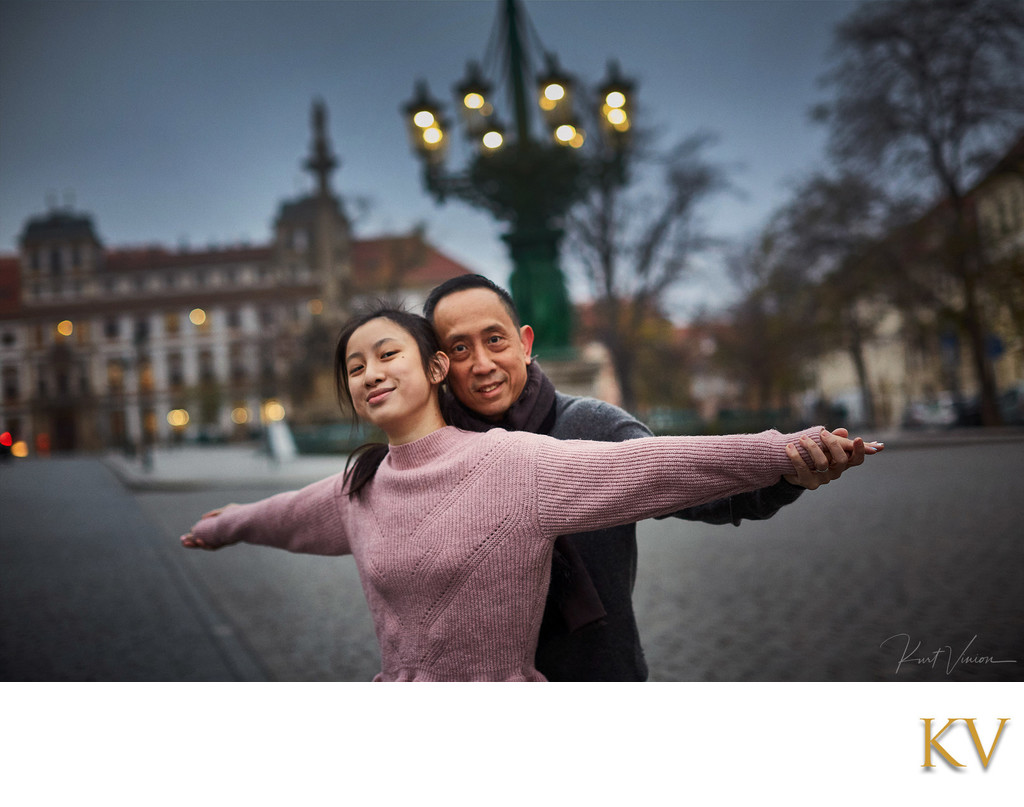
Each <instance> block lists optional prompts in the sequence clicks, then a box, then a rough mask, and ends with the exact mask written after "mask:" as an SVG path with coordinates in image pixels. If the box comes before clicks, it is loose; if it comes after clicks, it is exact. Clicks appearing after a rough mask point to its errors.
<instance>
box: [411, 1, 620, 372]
mask: <svg viewBox="0 0 1024 807" xmlns="http://www.w3.org/2000/svg"><path fill="white" fill-rule="evenodd" d="M498 21H499V26H500V29H501V36H500V37H498V38H497V39H496V40H495V41H497V42H498V43H499V45H500V53H497V54H489V56H491V57H492V58H491V59H490V63H492V64H493V63H495V62H500V65H495V66H496V67H497V68H500V70H498V75H499V76H500V77H502V78H503V79H504V80H505V82H506V84H507V86H506V90H507V93H508V103H509V106H510V110H511V112H510V114H511V126H508V127H507V126H505V125H504V124H503V122H502V121H501V119H500V117H499V116H498V114H497V112H496V100H497V99H496V98H495V95H494V88H493V84H492V83H491V82H490V81H488V79H487V77H486V74H485V72H484V71H483V70H482V69H481V67H480V64H479V63H477V62H470V63H469V65H468V67H467V72H466V77H465V78H464V79H463V80H462V81H461V82H459V83H458V84H456V85H455V87H454V88H453V89H454V95H455V105H456V107H457V108H458V110H459V116H460V118H461V120H462V128H463V131H464V134H465V136H466V138H467V139H468V140H469V141H470V142H471V143H472V144H473V156H472V157H471V158H470V159H469V161H468V164H467V165H466V166H465V167H464V168H463V169H461V170H456V171H449V170H448V169H447V168H446V165H445V160H446V156H447V152H448V147H449V140H450V132H451V124H450V123H449V122H448V121H447V120H446V119H445V117H444V109H443V105H442V104H441V102H439V101H437V100H435V99H433V98H432V97H431V96H430V91H429V90H428V88H427V84H426V82H425V81H420V82H419V83H418V84H417V85H416V89H415V94H414V96H413V99H412V100H411V101H409V103H407V104H405V105H404V106H403V107H402V112H403V114H404V115H405V118H406V121H407V124H408V129H409V136H410V142H411V145H412V148H413V151H414V152H415V153H416V154H417V155H418V156H419V157H420V158H421V160H422V162H423V168H424V184H425V186H426V188H427V190H428V191H429V192H430V193H431V195H433V196H434V198H435V199H437V200H438V201H439V202H444V201H446V200H447V199H448V198H449V197H456V198H458V199H462V200H463V201H465V202H468V203H469V204H471V205H473V206H475V207H480V208H483V209H486V210H488V211H490V212H491V214H492V215H493V216H494V217H495V218H497V219H498V220H500V221H504V222H507V223H508V224H509V225H510V226H509V230H508V232H507V233H506V234H505V235H503V236H502V239H503V240H504V241H505V243H506V244H507V245H508V248H509V252H510V254H511V257H512V263H513V270H512V276H511V278H510V281H509V286H510V287H511V288H510V290H511V292H512V295H513V297H514V299H515V301H516V306H517V307H518V308H519V311H520V314H521V315H522V317H523V321H524V322H528V323H530V324H532V325H534V326H535V327H536V330H537V341H536V342H535V348H534V349H535V351H536V352H537V353H539V354H541V355H543V356H544V357H545V358H569V357H570V356H571V355H572V348H571V340H572V309H571V306H570V304H569V294H568V291H567V288H566V284H565V278H564V276H563V274H562V271H561V269H560V267H559V263H558V252H559V243H560V240H561V238H562V229H561V223H562V220H563V218H564V217H565V215H566V213H567V212H568V211H569V209H570V208H571V207H572V206H573V204H575V203H576V202H577V201H578V200H579V199H580V198H581V197H582V195H583V194H584V193H585V192H586V190H587V188H588V187H589V183H590V182H591V181H592V179H593V177H594V176H596V175H598V174H604V175H606V173H607V168H608V166H609V164H613V165H619V166H621V160H620V157H621V154H622V152H623V150H624V149H625V147H626V145H627V137H628V132H629V128H630V124H631V121H630V117H629V115H630V102H631V100H632V84H631V83H630V82H628V81H626V80H624V79H623V78H622V77H621V76H620V75H619V72H618V67H617V66H616V65H614V63H613V64H611V65H610V66H609V76H608V78H607V79H606V80H605V82H604V84H602V85H601V88H600V91H599V97H598V98H596V99H594V103H593V104H592V105H591V107H590V108H584V109H582V110H580V109H578V108H577V103H578V102H577V99H576V96H577V95H578V94H580V95H581V94H582V93H579V92H578V89H577V86H576V82H575V81H574V80H573V78H572V77H571V76H570V75H568V74H567V73H565V72H563V71H562V69H561V67H560V66H559V64H558V60H557V58H556V57H555V56H554V55H553V54H551V53H548V52H545V51H544V49H543V47H539V46H538V49H537V50H536V52H538V53H542V54H543V55H544V64H543V65H542V66H541V69H539V70H538V69H537V68H535V67H534V66H533V64H532V61H531V53H530V50H529V49H528V48H527V47H526V45H527V41H526V38H525V36H524V32H526V31H528V30H531V29H529V26H528V20H526V17H525V14H524V13H523V11H522V9H521V8H520V4H519V2H518V0H501V3H500V11H499V17H498ZM534 39H536V35H535V34H534ZM531 86H532V87H534V88H535V89H536V103H537V104H538V106H539V108H540V110H541V118H542V122H543V130H544V134H543V136H538V135H537V133H536V132H535V130H534V128H533V122H532V119H531V110H532V108H533V106H532V103H531V102H528V100H527V93H528V89H527V88H528V87H531ZM615 93H618V94H615ZM584 100H585V99H584ZM580 112H583V113H590V114H592V115H593V116H594V117H595V118H596V119H598V120H599V121H601V126H600V127H599V131H596V132H594V133H593V134H592V136H591V137H590V138H589V140H588V135H587V132H586V131H585V126H584V123H583V122H582V121H581V119H580V118H579V117H578V114H579V113H580ZM588 142H590V143H592V144H593V147H588V150H584V149H583V146H584V144H585V143H588ZM619 176H621V171H620V173H619Z"/></svg>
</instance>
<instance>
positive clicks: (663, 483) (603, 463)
mask: <svg viewBox="0 0 1024 807" xmlns="http://www.w3.org/2000/svg"><path fill="white" fill-rule="evenodd" d="M822 432H823V429H821V427H815V428H813V429H807V430H805V431H802V432H797V433H795V434H781V433H779V432H777V431H774V430H773V431H766V432H761V433H759V434H747V435H722V436H714V437H655V438H645V439H642V440H631V441H628V442H624V443H593V442H587V441H572V440H564V441H545V442H544V443H543V444H542V445H541V446H540V448H539V453H538V457H537V491H538V496H537V510H538V518H539V520H540V523H541V526H542V528H543V529H544V531H545V533H547V534H549V535H559V534H566V533H575V532H582V531H585V530H593V529H598V528H603V527H610V526H615V525H617V524H626V523H630V522H633V521H638V520H641V519H644V518H651V517H655V516H660V515H666V514H670V513H674V512H676V511H677V510H679V509H681V508H684V507H692V506H695V505H699V504H702V503H704V502H709V501H713V500H715V499H720V498H722V497H725V496H732V495H735V494H737V493H742V492H744V491H750V490H757V489H759V488H763V487H766V486H768V485H772V484H774V483H775V482H778V481H779V479H780V478H781V477H782V476H783V475H784V474H787V473H792V472H793V469H794V461H793V457H792V456H791V453H792V452H794V451H795V452H796V456H798V457H799V458H800V460H801V461H802V462H803V463H804V464H805V465H806V467H807V468H808V469H813V470H814V471H825V472H826V473H827V471H828V466H829V462H830V460H829V459H828V458H829V452H828V451H826V452H824V453H822V452H820V451H817V450H815V451H814V453H813V455H812V453H811V452H810V451H808V447H807V446H808V444H807V441H808V440H810V441H812V442H813V444H814V445H815V446H817V447H818V448H820V447H821V445H822ZM840 445H841V446H842V447H843V450H844V451H848V452H851V453H854V452H857V451H858V446H860V447H861V448H860V451H863V448H862V446H863V441H859V440H858V441H854V440H849V439H848V438H842V439H841V442H840ZM875 450H876V449H874V447H872V450H871V452H870V453H874V451H875ZM818 466H824V467H818Z"/></svg>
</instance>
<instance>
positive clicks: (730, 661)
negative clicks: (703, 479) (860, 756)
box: [0, 441, 1024, 681]
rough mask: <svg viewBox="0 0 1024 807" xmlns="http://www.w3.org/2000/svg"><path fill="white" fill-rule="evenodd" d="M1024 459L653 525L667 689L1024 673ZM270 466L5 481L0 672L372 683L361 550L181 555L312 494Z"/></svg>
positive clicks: (646, 571)
mask: <svg viewBox="0 0 1024 807" xmlns="http://www.w3.org/2000/svg"><path fill="white" fill-rule="evenodd" d="M1022 445H1024V444H1022V443H1021V442H1014V441H1008V442H985V443H981V444H959V445H952V444H951V445H938V446H934V447H930V448H910V447H907V448H906V449H905V450H903V449H898V450H890V451H887V452H884V453H883V454H881V455H879V456H878V457H875V458H872V459H871V460H870V462H871V467H870V470H868V469H858V470H856V471H853V472H851V473H849V474H848V475H847V476H845V477H844V478H843V479H842V480H840V481H839V482H838V483H835V484H833V485H830V486H828V487H826V488H822V489H821V490H819V491H815V492H813V493H806V494H804V496H803V497H802V498H801V499H800V500H799V501H798V502H797V503H796V504H794V505H792V506H790V507H788V508H785V509H784V510H783V511H781V512H780V513H779V514H778V515H777V516H776V517H775V518H774V519H771V520H770V521H766V522H758V523H745V524H743V525H742V526H740V527H738V528H736V527H713V526H706V525H700V524H692V523H689V522H681V521H675V520H666V521H648V522H644V523H643V524H641V526H640V530H639V534H640V541H641V546H640V569H639V575H638V584H637V591H636V597H635V601H636V606H637V614H638V620H639V623H640V627H641V631H642V635H643V637H644V645H645V648H646V652H647V657H648V661H649V664H650V668H651V678H652V680H655V681H679V680H765V681H775V680H886V681H901V680H906V681H922V680H928V681H942V680H1017V681H1019V680H1024V596H1022V595H1024V582H1022V581H1024V543H1022V542H1021V540H1020V539H1021V536H1022V534H1024V529H1022V527H1021V522H1022V518H1021V517H1022V516H1024V502H1022V499H1021V488H1020V479H1021V478H1024V477H1022V474H1024V451H1021V447H1022ZM892 447H893V446H892V445H891V444H890V448H892ZM122 470H123V469H122ZM271 471H272V474H275V475H276V476H274V478H271V476H269V475H268V474H263V475H262V476H260V477H259V478H248V479H246V480H245V484H244V486H240V485H238V484H237V483H233V482H232V479H231V475H230V474H226V475H225V474H224V473H222V472H221V471H219V470H217V471H215V474H216V475H217V476H218V478H217V479H216V480H212V479H211V480H206V479H204V480H203V482H204V485H205V486H206V488H207V489H199V490H195V489H191V490H183V489H181V488H182V487H187V486H185V485H180V484H179V485H174V484H171V485H163V486H161V485H148V486H146V487H149V488H150V489H148V490H137V491H136V492H135V493H134V494H131V493H128V492H127V491H126V490H125V489H124V488H123V487H121V485H119V484H118V483H117V481H116V479H115V477H114V476H113V475H111V474H110V472H109V471H108V469H107V466H104V465H103V464H102V463H100V462H99V461H98V460H96V459H53V460H48V461H44V460H38V461H23V462H21V463H17V464H14V465H8V466H5V467H0V512H2V513H3V521H2V523H0V533H2V534H0V560H2V563H0V584H2V586H3V595H2V596H3V608H2V610H0V666H2V672H3V677H4V678H6V679H12V680H54V679H57V680H67V679H71V680H95V679H106V680H154V679H159V680H232V679H235V680H238V679H242V680H264V679H271V680H353V681H365V680H367V679H369V678H371V677H372V676H373V675H374V673H375V672H376V671H377V669H378V653H377V648H376V641H375V638H374V635H373V627H372V623H371V622H370V619H369V614H368V611H367V608H366V605H365V603H364V601H363V596H362V590H361V588H360V586H359V581H358V576H357V575H356V572H355V567H354V564H353V563H352V561H351V559H350V558H316V557H306V556H299V555H291V554H288V553H285V552H280V551H277V550H273V549H266V548H261V547H234V548H231V549H227V550H224V551H222V552H216V553H206V552H186V551H184V550H182V549H181V548H180V547H179V546H178V544H177V537H178V535H180V534H181V533H182V532H183V531H184V530H186V529H187V528H188V526H189V525H190V524H192V523H193V522H194V521H195V519H196V518H197V517H198V516H199V515H200V514H201V513H203V512H205V511H206V510H209V509H212V508H214V507H217V506H220V505H222V504H225V503H227V502H229V501H240V502H243V501H253V500H255V499H258V498H262V497H263V496H267V495H270V494H271V493H274V492H276V491H278V490H283V489H288V488H291V487H295V486H297V485H293V484H289V482H290V481H295V480H289V479H286V478H278V477H280V476H281V475H280V474H278V472H277V471H274V470H273V469H271ZM121 475H122V478H126V477H125V475H124V474H123V473H122V474H121ZM129 481H131V480H129ZM136 481H137V480H136ZM233 485H235V486H234V487H233ZM191 487H196V486H195V485H192V486H191ZM154 488H163V489H154ZM908 642H909V644H908ZM918 643H920V644H918ZM947 646H948V648H949V650H946V649H945V648H946V647H947ZM937 650H938V651H939V652H938V653H936V651H937ZM997 662H1014V663H997Z"/></svg>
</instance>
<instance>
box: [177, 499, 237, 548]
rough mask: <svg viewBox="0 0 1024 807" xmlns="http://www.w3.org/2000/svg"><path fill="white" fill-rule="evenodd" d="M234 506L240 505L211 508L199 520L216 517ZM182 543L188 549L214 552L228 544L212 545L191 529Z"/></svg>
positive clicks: (182, 539) (182, 537)
mask: <svg viewBox="0 0 1024 807" xmlns="http://www.w3.org/2000/svg"><path fill="white" fill-rule="evenodd" d="M232 507H238V505H237V504H226V505H224V506H223V507H218V508H217V509H216V510H211V511H210V512H209V513H203V515H202V516H200V518H199V520H200V521H202V520H203V519H206V518H216V517H217V516H219V515H220V514H221V513H223V512H224V511H225V510H228V509H229V508H232ZM192 529H193V530H194V529H195V527H193V528H192ZM181 545H182V546H183V547H185V548H186V549H205V550H207V551H208V552H213V551H214V550H216V549H220V548H221V547H222V546H227V544H218V545H217V546H211V545H210V544H208V543H206V541H204V540H203V539H202V538H197V537H196V536H195V535H194V534H193V533H192V531H191V530H190V531H189V532H187V533H185V534H184V535H182V536H181Z"/></svg>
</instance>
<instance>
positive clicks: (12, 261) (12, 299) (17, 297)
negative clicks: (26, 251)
mask: <svg viewBox="0 0 1024 807" xmlns="http://www.w3.org/2000/svg"><path fill="white" fill-rule="evenodd" d="M20 304H21V272H20V269H19V263H18V256H17V255H3V256H0V315H2V314H13V313H14V312H15V311H17V310H18V307H19V305H20Z"/></svg>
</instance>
